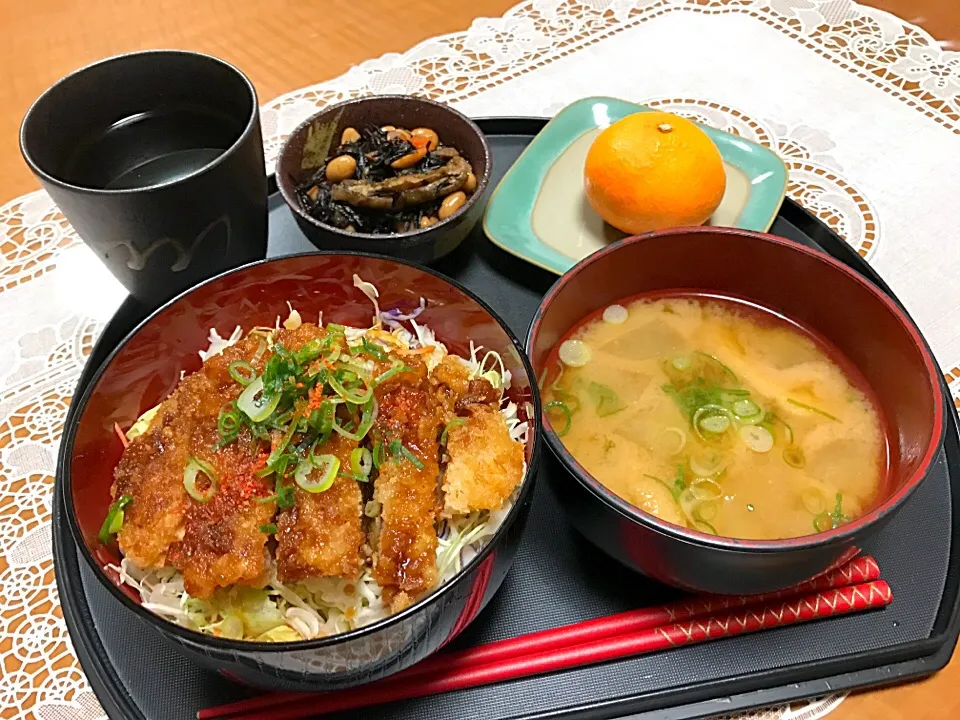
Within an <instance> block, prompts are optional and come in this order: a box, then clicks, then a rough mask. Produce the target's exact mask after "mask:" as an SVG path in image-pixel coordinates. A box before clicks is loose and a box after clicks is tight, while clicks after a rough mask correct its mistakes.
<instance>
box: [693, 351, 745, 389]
mask: <svg viewBox="0 0 960 720" xmlns="http://www.w3.org/2000/svg"><path fill="white" fill-rule="evenodd" d="M694 352H695V353H696V354H697V355H699V356H701V357H705V358H707V359H708V360H712V361H713V362H715V363H716V364H717V365H718V366H719V367H720V369H721V370H723V371H724V372H725V373H726V374H727V375H729V376H730V377H732V378H733V381H734V382H737V383H738V382H740V378H738V377H737V374H736V373H735V372H734V371H733V370H731V369H730V368H729V367H727V366H726V365H724V364H723V363H722V362H720V361H719V360H718V359H717V358H716V357H714V356H713V355H711V354H710V353H705V352H703V351H702V350H694Z"/></svg>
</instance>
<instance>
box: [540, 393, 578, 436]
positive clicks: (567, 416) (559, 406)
mask: <svg viewBox="0 0 960 720" xmlns="http://www.w3.org/2000/svg"><path fill="white" fill-rule="evenodd" d="M543 409H544V410H545V411H546V413H547V414H548V415H549V414H550V413H551V411H554V410H558V411H560V412H561V413H562V414H563V418H564V425H563V427H562V428H560V429H559V430H554V432H555V433H557V435H559V436H560V437H563V436H564V435H566V434H567V433H568V432H570V425H571V424H572V423H573V418H572V417H571V413H570V408H568V407H567V404H566V403H565V402H563V400H554V401H553V402H548V403H547V404H546V405H545V406H544V408H543ZM551 424H552V423H551Z"/></svg>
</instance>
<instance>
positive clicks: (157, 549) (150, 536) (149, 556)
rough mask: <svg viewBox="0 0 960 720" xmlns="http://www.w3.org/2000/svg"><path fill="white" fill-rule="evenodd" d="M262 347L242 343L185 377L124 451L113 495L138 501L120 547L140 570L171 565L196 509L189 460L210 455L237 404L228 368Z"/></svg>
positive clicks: (253, 340)
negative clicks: (223, 419) (222, 419)
mask: <svg viewBox="0 0 960 720" xmlns="http://www.w3.org/2000/svg"><path fill="white" fill-rule="evenodd" d="M258 346H259V341H258V340H257V339H256V338H247V339H245V340H242V341H240V342H239V343H237V344H236V345H234V346H233V347H230V348H227V349H226V350H225V351H224V353H223V354H222V355H219V356H215V357H212V358H210V359H209V360H208V361H207V362H206V363H204V365H203V367H202V368H201V369H200V370H199V371H198V372H196V373H194V374H192V375H189V376H187V377H185V378H184V379H183V380H182V381H181V382H180V384H179V385H178V387H177V388H176V390H174V392H173V393H172V394H171V395H170V397H169V398H167V399H166V400H165V401H164V402H163V404H162V405H161V406H160V408H159V410H158V412H157V414H156V415H155V416H154V418H153V420H152V421H151V423H150V426H149V428H148V429H147V431H146V432H145V433H143V434H142V435H140V436H138V437H136V438H134V439H133V440H132V441H131V442H130V445H129V447H128V448H127V449H126V450H125V451H124V453H123V456H122V457H121V459H120V462H119V463H118V465H117V468H116V471H115V473H114V484H113V488H112V492H113V496H114V497H120V496H121V495H129V496H131V497H132V498H134V502H133V503H132V504H131V505H130V506H129V507H128V508H127V510H126V512H125V519H124V523H123V528H122V529H121V530H120V533H119V535H118V542H119V544H120V549H121V550H122V551H123V554H124V555H125V556H126V557H128V558H130V560H132V561H133V562H134V563H135V564H136V565H138V566H139V567H142V568H158V567H162V566H164V565H168V564H169V562H168V557H167V553H168V551H169V549H170V546H171V545H172V544H173V543H175V542H177V541H179V540H181V539H182V538H183V537H184V532H185V525H184V523H185V518H186V515H187V511H188V510H189V509H190V508H191V506H192V505H195V504H197V503H196V501H195V500H192V499H191V498H190V496H189V495H188V494H187V492H186V490H185V489H184V487H183V471H184V468H185V467H186V466H187V463H188V462H189V459H190V457H191V456H195V457H200V458H207V457H209V456H210V454H211V452H210V448H211V447H213V445H214V444H215V443H216V442H217V440H218V439H219V438H218V436H217V417H218V415H219V413H220V408H221V406H222V405H223V404H224V403H227V402H230V401H233V400H236V398H237V397H238V396H239V394H240V392H241V390H242V389H243V388H242V387H241V386H240V385H238V384H237V382H236V381H235V380H234V379H233V378H231V377H230V374H229V372H228V370H227V367H228V365H229V364H230V363H231V362H233V361H234V360H248V361H249V360H250V359H251V358H252V357H253V356H254V354H255V353H256V350H257V348H258Z"/></svg>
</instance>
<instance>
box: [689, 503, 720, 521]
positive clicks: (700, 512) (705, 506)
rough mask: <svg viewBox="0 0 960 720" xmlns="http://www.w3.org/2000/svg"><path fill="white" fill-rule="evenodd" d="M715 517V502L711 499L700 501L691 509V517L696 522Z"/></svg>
mask: <svg viewBox="0 0 960 720" xmlns="http://www.w3.org/2000/svg"><path fill="white" fill-rule="evenodd" d="M715 517H717V503H716V502H715V501H713V500H706V501H703V502H701V503H700V504H699V505H697V507H696V509H695V510H694V511H693V519H694V520H695V521H697V522H707V521H708V520H713V519H714V518H715Z"/></svg>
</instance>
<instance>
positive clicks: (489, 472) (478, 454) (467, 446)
mask: <svg viewBox="0 0 960 720" xmlns="http://www.w3.org/2000/svg"><path fill="white" fill-rule="evenodd" d="M467 408H468V409H467V415H466V416H465V417H462V418H461V420H463V423H462V424H450V425H449V426H448V428H447V446H446V452H447V455H448V457H449V458H450V459H449V461H448V462H447V467H446V471H445V472H444V474H443V493H444V505H443V512H444V514H446V515H466V514H468V513H471V512H474V511H476V510H497V509H499V508H501V507H503V504H504V502H506V500H507V499H508V498H509V497H510V495H511V493H513V490H514V488H516V487H517V485H519V484H520V481H521V480H522V479H523V446H522V445H521V444H520V443H518V442H516V441H514V440H513V439H512V438H511V437H510V431H509V429H508V428H507V424H506V423H505V422H504V420H503V414H502V413H501V412H500V408H499V407H497V406H496V405H484V404H479V403H474V404H470V405H468V406H467Z"/></svg>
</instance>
